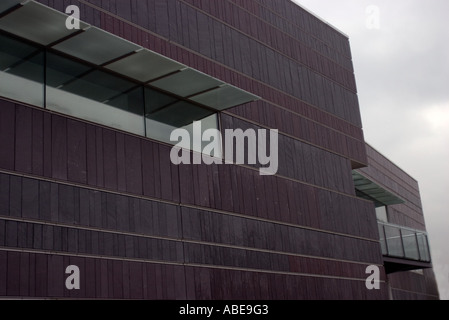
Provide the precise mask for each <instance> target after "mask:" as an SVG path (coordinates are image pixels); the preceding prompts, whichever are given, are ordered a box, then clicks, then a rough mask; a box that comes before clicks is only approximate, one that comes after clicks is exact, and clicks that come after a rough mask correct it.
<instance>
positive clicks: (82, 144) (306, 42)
mask: <svg viewBox="0 0 449 320" xmlns="http://www.w3.org/2000/svg"><path fill="white" fill-rule="evenodd" d="M69 5H75V6H77V7H78V8H79V9H80V20H81V22H80V23H79V28H77V27H76V21H74V20H70V17H68V15H67V14H65V11H66V9H67V7H68V6H69ZM68 21H69V22H70V23H71V24H70V23H69V24H67V22H68ZM70 26H72V27H73V26H75V28H71V27H70ZM194 121H198V122H200V123H201V125H202V126H201V127H202V131H201V133H204V132H206V130H207V129H218V130H220V132H222V133H223V134H224V133H225V131H226V130H227V129H234V130H235V129H242V130H243V131H245V130H248V129H254V130H259V129H267V130H268V129H276V130H278V132H279V138H278V147H279V148H278V149H279V154H278V156H279V159H278V164H279V166H278V171H277V172H276V174H275V175H261V174H260V172H259V166H258V165H249V164H229V163H227V164H206V163H201V164H180V165H176V164H173V163H172V161H171V158H170V154H171V152H172V148H173V144H172V142H171V141H170V133H171V132H173V130H174V129H176V128H184V129H186V130H187V131H188V132H190V133H191V134H192V135H195V128H194V126H193V122H194ZM197 134H198V133H197ZM215 138H217V137H215ZM270 143H274V141H270ZM186 147H187V148H189V149H191V150H192V151H189V152H191V153H192V157H193V158H194V157H195V156H196V155H198V154H199V152H201V151H204V150H203V147H204V145H202V144H199V145H198V144H195V143H193V144H191V145H190V146H186ZM0 150H1V156H0V298H23V297H25V298H33V297H34V298H81V299H83V298H100V299H198V300H202V299H213V300H215V299H220V300H221V299H272V300H292V299H293V300H300V299H389V298H396V299H405V298H406V299H438V290H437V288H436V284H435V278H434V275H433V271H432V269H431V268H432V264H431V258H430V249H429V243H428V238H427V234H426V232H425V222H424V216H423V212H422V208H421V203H420V197H419V190H418V185H417V182H416V181H415V180H413V179H412V178H411V177H409V176H408V175H407V174H406V173H404V172H403V171H401V169H399V168H398V167H396V166H395V165H394V164H392V163H391V162H390V161H388V160H387V159H386V158H384V157H383V156H382V155H380V154H379V153H378V152H377V151H375V150H374V149H373V148H371V147H370V146H367V145H366V143H365V141H364V136H363V129H362V121H361V116H360V109H359V104H358V99H357V90H356V83H355V77H354V70H353V65H352V60H351V52H350V46H349V41H348V38H347V36H345V35H344V34H342V33H341V32H339V31H338V30H336V29H334V28H333V27H331V26H329V25H328V24H326V23H325V22H323V21H321V20H320V19H318V18H317V17H315V16H314V15H312V14H310V13H309V12H308V11H306V10H305V9H303V8H301V7H300V6H298V5H296V4H295V3H293V2H291V1H286V0H276V1H272V0H244V1H239V0H223V1H206V0H204V1H201V0H168V1H166V0H164V1H159V0H145V1H140V0H139V1H132V0H129V1H126V0H123V1H98V0H78V1H75V0H73V1H71V2H70V3H67V2H66V1H64V2H63V1H48V0H47V1H46V0H41V1H25V2H24V1H20V0H6V1H2V2H1V4H0ZM215 156H219V157H223V156H224V155H223V150H220V152H219V153H218V154H215ZM246 156H249V154H247V155H246ZM376 213H377V214H376ZM68 266H77V267H78V269H79V280H80V286H79V289H77V288H75V289H73V288H72V289H71V290H70V289H69V288H68V287H67V286H66V280H67V279H68V277H69V276H70V274H69V273H66V270H67V267H68ZM369 266H375V267H377V268H378V269H379V270H380V278H379V285H380V286H379V289H372V290H369V289H368V288H367V286H366V284H367V277H368V276H369V274H367V272H366V270H367V267H369Z"/></svg>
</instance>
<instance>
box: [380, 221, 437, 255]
mask: <svg viewBox="0 0 449 320" xmlns="http://www.w3.org/2000/svg"><path fill="white" fill-rule="evenodd" d="M378 224H379V235H380V245H381V248H382V254H383V255H385V256H389V257H396V258H403V259H409V260H415V261H423V262H430V253H429V243H428V238H427V234H426V233H425V232H423V231H419V230H413V229H410V228H405V227H401V226H397V225H393V224H388V223H383V222H380V221H379V222H378Z"/></svg>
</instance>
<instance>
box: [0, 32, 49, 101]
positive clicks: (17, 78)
mask: <svg viewBox="0 0 449 320" xmlns="http://www.w3.org/2000/svg"><path fill="white" fill-rule="evenodd" d="M0 83H1V86H0V95H1V96H4V97H7V98H11V99H14V100H20V101H22V102H25V103H29V104H32V105H35V106H38V107H43V106H44V52H43V50H41V49H39V48H37V47H35V46H32V45H29V44H26V43H23V42H21V41H18V40H16V39H13V38H10V37H7V36H5V35H2V34H0Z"/></svg>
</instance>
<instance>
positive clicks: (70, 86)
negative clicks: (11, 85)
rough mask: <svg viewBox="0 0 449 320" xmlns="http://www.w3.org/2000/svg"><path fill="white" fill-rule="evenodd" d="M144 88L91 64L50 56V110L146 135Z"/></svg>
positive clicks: (48, 58)
mask: <svg viewBox="0 0 449 320" xmlns="http://www.w3.org/2000/svg"><path fill="white" fill-rule="evenodd" d="M142 90H143V89H142V88H141V87H140V86H138V85H136V84H135V83H133V82H130V81H127V80H124V79H121V78H119V77H116V76H114V75H111V74H108V73H106V72H104V71H101V70H97V69H96V68H93V67H90V66H89V65H86V64H82V63H79V62H75V61H72V60H69V59H67V58H64V57H62V56H58V55H56V54H54V53H48V54H47V108H49V109H51V110H54V111H58V112H61V113H65V114H68V115H71V116H74V117H78V118H83V119H86V120H90V121H93V122H97V123H101V124H104V125H106V126H111V127H114V128H117V129H121V130H125V131H128V132H132V133H135V134H139V135H144V134H145V127H144V121H143V91H142Z"/></svg>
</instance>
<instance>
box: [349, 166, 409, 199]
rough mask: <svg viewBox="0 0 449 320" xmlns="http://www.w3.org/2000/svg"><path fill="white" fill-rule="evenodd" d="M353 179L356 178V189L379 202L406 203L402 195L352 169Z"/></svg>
mask: <svg viewBox="0 0 449 320" xmlns="http://www.w3.org/2000/svg"><path fill="white" fill-rule="evenodd" d="M352 179H353V180H354V186H355V188H356V190H358V191H360V192H362V193H363V194H365V195H367V196H369V197H370V198H372V199H374V200H376V201H377V202H380V203H382V204H384V205H394V204H401V203H405V201H404V200H403V199H401V198H400V197H398V196H396V195H394V194H393V193H391V192H390V191H387V190H385V189H384V188H382V187H381V186H379V185H378V184H376V183H375V182H373V181H371V180H370V179H368V178H367V177H365V176H363V175H362V174H360V173H359V172H357V171H355V170H353V171H352Z"/></svg>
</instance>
